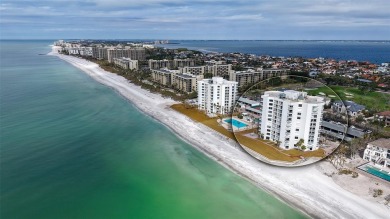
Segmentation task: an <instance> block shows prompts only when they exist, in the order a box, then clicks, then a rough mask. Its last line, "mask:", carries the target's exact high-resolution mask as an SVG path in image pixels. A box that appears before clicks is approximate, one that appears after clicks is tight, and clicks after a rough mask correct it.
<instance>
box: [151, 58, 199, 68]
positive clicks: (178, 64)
mask: <svg viewBox="0 0 390 219" xmlns="http://www.w3.org/2000/svg"><path fill="white" fill-rule="evenodd" d="M148 64H149V68H150V69H161V68H168V69H177V68H183V67H186V66H194V65H195V61H194V60H193V59H173V60H168V59H163V60H154V59H149V60H148Z"/></svg>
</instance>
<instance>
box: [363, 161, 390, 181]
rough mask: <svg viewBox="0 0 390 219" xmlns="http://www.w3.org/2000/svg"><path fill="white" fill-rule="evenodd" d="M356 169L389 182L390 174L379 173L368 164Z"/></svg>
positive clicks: (378, 170)
mask: <svg viewBox="0 0 390 219" xmlns="http://www.w3.org/2000/svg"><path fill="white" fill-rule="evenodd" d="M358 168H359V169H361V170H363V171H366V172H367V173H370V174H372V175H374V176H376V177H379V178H381V179H384V180H387V181H389V182H390V173H388V172H386V171H381V170H380V169H378V168H376V167H373V166H371V165H369V164H364V165H362V166H360V167H358Z"/></svg>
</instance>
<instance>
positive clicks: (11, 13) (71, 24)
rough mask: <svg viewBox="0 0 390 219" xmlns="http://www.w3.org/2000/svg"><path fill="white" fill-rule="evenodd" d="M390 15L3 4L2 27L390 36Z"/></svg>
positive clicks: (180, 1)
mask: <svg viewBox="0 0 390 219" xmlns="http://www.w3.org/2000/svg"><path fill="white" fill-rule="evenodd" d="M388 11H390V1H388V0H371V1H366V0H365V1H363V0H353V1H352V0H297V1H286V0H273V1H272V0H259V1H254V0H252V1H250V0H249V1H244V0H236V1H232V0H215V1H212V0H193V1H188V0H144V1H139V0H138V1H135V0H86V1H78V0H50V1H49V0H42V1H39V0H3V1H2V3H1V4H0V18H1V19H0V24H1V25H2V31H3V32H4V33H3V34H4V35H6V36H7V35H9V36H12V34H13V33H14V32H20V31H23V30H24V31H26V33H28V32H31V31H37V32H38V31H42V30H45V33H47V32H49V31H50V30H52V31H53V34H54V33H56V32H61V31H58V29H57V31H56V28H59V29H64V30H65V29H66V28H68V29H72V28H73V29H74V31H73V34H74V35H75V36H74V38H77V33H78V32H80V31H82V30H89V32H90V33H91V34H93V31H96V33H99V34H100V32H102V31H103V30H105V31H109V32H111V33H112V35H113V36H114V35H115V34H126V30H127V31H128V32H127V33H129V34H139V35H140V36H144V35H147V34H153V37H155V38H159V37H158V36H159V34H160V35H161V36H163V35H164V36H165V35H170V36H171V37H173V36H177V38H180V37H181V36H185V37H188V36H190V35H192V36H194V37H195V36H196V37H198V38H201V37H202V33H203V36H204V38H207V37H211V38H212V37H214V36H218V37H221V36H223V37H225V36H231V37H238V38H253V37H254V36H255V37H258V36H267V37H269V38H272V34H274V37H275V38H277V37H280V36H279V35H280V34H281V33H282V34H284V35H285V37H286V38H288V37H294V38H299V37H302V38H303V37H307V36H306V35H303V34H302V33H303V32H304V33H306V34H307V33H310V34H311V36H310V37H315V36H317V34H315V31H317V32H318V33H319V32H321V28H323V29H327V30H333V31H338V30H340V28H344V30H346V31H348V30H349V31H351V32H354V33H358V32H359V31H360V32H361V33H363V32H365V31H367V30H368V29H369V30H370V31H372V30H373V29H375V28H377V29H388V31H387V32H386V31H382V32H381V33H385V35H384V36H381V37H382V38H388V36H390V25H389V24H390V13H388ZM59 26H60V27H59ZM18 28H19V29H22V30H17V29H18ZM77 29H79V30H77ZM130 32H131V33H130ZM229 32H231V33H233V32H234V33H235V34H229ZM387 33H389V34H388V35H387ZM299 34H301V35H299ZM340 34H341V33H340ZM362 35H363V34H362ZM364 35H365V36H366V34H364ZM344 36H346V35H344ZM342 37H343V36H342V35H340V38H342Z"/></svg>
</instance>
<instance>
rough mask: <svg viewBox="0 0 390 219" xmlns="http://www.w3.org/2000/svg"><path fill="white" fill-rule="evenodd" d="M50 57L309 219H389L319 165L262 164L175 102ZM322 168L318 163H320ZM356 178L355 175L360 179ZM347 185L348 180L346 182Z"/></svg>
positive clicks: (91, 66)
mask: <svg viewBox="0 0 390 219" xmlns="http://www.w3.org/2000/svg"><path fill="white" fill-rule="evenodd" d="M57 49H58V48H56V47H53V52H51V53H49V55H54V56H57V57H59V58H60V59H63V60H64V61H66V62H68V63H70V64H72V65H73V66H75V67H77V68H79V69H81V70H82V71H84V72H85V73H87V74H88V75H89V76H91V77H92V78H93V79H95V80H96V81H98V82H100V83H102V84H104V85H106V86H109V87H111V88H113V89H115V90H116V91H117V92H118V93H120V94H121V95H123V96H124V97H125V98H127V99H128V100H129V101H131V102H132V103H133V104H134V105H135V106H137V107H138V108H139V109H140V110H141V111H143V112H144V113H146V114H147V115H150V116H151V117H153V118H155V119H156V120H158V121H160V122H161V123H163V124H165V125H166V126H167V127H169V128H170V129H171V130H172V131H174V132H175V133H176V134H177V135H179V136H180V137H181V138H183V139H184V140H186V141H187V142H189V143H190V144H191V145H193V146H194V147H196V148H198V149H199V150H200V151H202V152H204V153H205V154H206V155H208V156H209V157H211V158H213V159H214V160H216V161H217V162H219V163H220V164H222V165H224V166H225V167H227V168H229V169H230V170H232V171H234V172H235V173H237V174H239V175H240V176H242V177H245V178H246V179H248V180H250V181H251V182H253V183H254V184H255V185H257V186H258V187H260V188H262V189H265V190H267V191H269V192H270V193H272V194H274V195H276V196H277V197H279V198H280V199H282V200H284V201H285V202H287V203H289V204H290V205H291V206H293V207H296V208H297V209H300V210H302V211H303V212H305V213H307V214H308V215H310V216H311V217H314V218H389V215H390V209H388V208H387V207H386V206H385V205H383V204H381V203H378V202H376V201H373V200H369V199H368V198H367V197H362V196H358V195H356V194H354V193H351V192H350V191H348V190H346V189H344V188H342V187H340V186H339V184H336V183H335V182H334V181H333V180H332V178H331V177H328V176H326V175H324V174H323V173H322V172H321V171H320V168H319V166H318V165H321V164H315V165H308V166H304V167H296V168H282V167H276V166H271V165H267V164H265V163H262V162H260V161H258V160H256V159H255V158H253V157H251V156H250V155H248V154H247V153H246V152H244V151H243V150H242V149H241V148H240V146H239V145H238V144H237V143H236V142H234V141H232V140H228V139H227V138H226V137H224V136H222V135H220V134H219V133H217V132H215V131H213V130H211V129H209V128H208V127H206V126H204V125H202V124H199V123H195V122H193V121H192V120H190V119H189V118H188V117H186V116H184V115H182V114H180V113H178V112H176V111H174V110H172V109H171V108H170V107H169V106H170V105H171V104H173V103H175V101H173V100H171V99H167V98H163V97H161V96H160V95H159V94H153V93H150V92H149V91H146V90H144V89H141V88H140V87H139V86H136V85H134V84H131V83H129V82H128V81H127V80H126V79H125V78H123V77H121V76H118V75H116V74H113V73H109V72H106V71H105V70H103V69H101V68H100V67H99V66H98V65H97V64H95V63H93V62H89V61H87V60H84V59H80V58H76V57H72V56H66V55H60V54H58V53H56V50H57ZM320 163H321V162H320ZM359 177H360V176H359ZM351 180H352V178H351Z"/></svg>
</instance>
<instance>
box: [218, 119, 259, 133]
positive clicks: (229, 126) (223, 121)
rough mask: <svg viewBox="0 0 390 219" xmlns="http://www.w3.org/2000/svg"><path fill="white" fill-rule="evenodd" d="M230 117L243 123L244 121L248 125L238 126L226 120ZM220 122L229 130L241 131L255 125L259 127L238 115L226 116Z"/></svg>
mask: <svg viewBox="0 0 390 219" xmlns="http://www.w3.org/2000/svg"><path fill="white" fill-rule="evenodd" d="M228 119H234V120H237V121H239V122H241V123H244V124H245V125H246V126H245V127H240V128H238V127H236V126H234V125H232V124H230V123H228V122H226V121H225V120H228ZM220 124H221V125H222V126H223V127H224V128H225V129H227V130H233V132H241V131H245V130H248V129H253V128H255V127H257V125H253V124H251V123H250V122H248V121H244V120H242V119H239V118H237V117H236V116H233V117H232V118H230V117H226V118H223V119H222V121H221V122H220Z"/></svg>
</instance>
